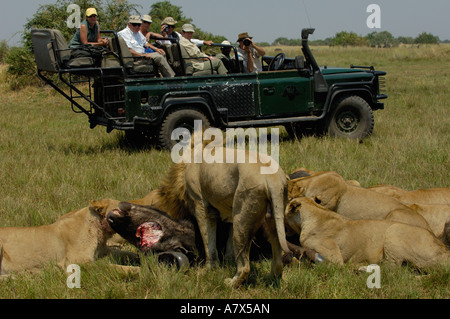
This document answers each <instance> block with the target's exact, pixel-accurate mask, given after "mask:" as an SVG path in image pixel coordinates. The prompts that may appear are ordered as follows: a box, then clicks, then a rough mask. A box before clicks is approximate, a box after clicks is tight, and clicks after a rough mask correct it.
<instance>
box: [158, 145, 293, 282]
mask: <svg viewBox="0 0 450 319" xmlns="http://www.w3.org/2000/svg"><path fill="white" fill-rule="evenodd" d="M216 151H221V150H218V149H216ZM222 151H224V152H225V151H226V148H224V149H223V150H222ZM245 154H246V160H245V161H244V163H237V161H236V160H235V161H234V163H215V162H213V163H205V162H202V163H184V162H181V163H175V164H173V166H172V167H171V169H170V171H169V174H168V176H167V178H166V179H165V180H164V181H163V182H162V184H161V186H160V187H159V188H158V189H156V190H155V191H154V193H153V192H152V193H151V195H150V194H149V196H150V197H149V198H150V199H149V200H150V201H151V205H152V206H153V207H155V208H157V209H159V210H161V211H164V212H166V213H167V214H168V215H169V216H171V217H173V218H175V219H185V218H189V217H190V216H193V217H195V220H196V221H197V224H198V227H199V231H200V235H201V238H202V240H203V245H204V248H205V257H206V265H207V267H212V266H214V265H215V264H216V263H217V261H218V253H217V248H216V226H217V218H220V219H221V220H222V221H224V222H228V223H232V224H233V227H232V242H233V250H234V257H235V261H236V265H237V271H236V274H235V275H234V277H233V278H228V279H227V280H226V282H227V284H229V285H230V286H232V287H239V286H240V285H242V283H243V282H244V281H245V280H246V279H247V278H248V275H249V272H250V261H249V252H250V246H251V243H252V238H253V236H254V235H255V233H256V231H257V230H258V229H259V228H260V227H261V226H263V225H264V228H265V230H266V233H267V236H268V240H269V242H270V244H271V246H272V269H271V274H272V275H274V276H275V277H277V278H280V277H281V275H282V251H284V252H285V253H290V250H289V248H288V247H287V243H286V235H285V229H284V209H285V205H286V202H287V176H286V175H285V173H284V172H283V170H282V169H281V167H279V166H278V167H277V168H278V169H277V170H276V172H272V173H271V174H262V173H261V168H263V167H267V166H269V164H264V163H269V162H271V160H269V159H268V158H269V156H267V155H263V154H258V153H252V152H250V151H246V152H245ZM252 156H258V157H259V158H260V159H261V160H259V161H256V162H255V161H251V160H250V159H251V158H252ZM235 159H236V158H235ZM272 160H273V159H272ZM272 163H273V162H272Z"/></svg>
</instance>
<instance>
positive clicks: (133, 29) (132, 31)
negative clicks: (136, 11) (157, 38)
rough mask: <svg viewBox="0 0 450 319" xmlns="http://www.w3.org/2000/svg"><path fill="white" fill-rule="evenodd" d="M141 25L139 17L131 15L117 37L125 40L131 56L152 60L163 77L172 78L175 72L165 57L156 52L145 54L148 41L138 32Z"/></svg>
mask: <svg viewBox="0 0 450 319" xmlns="http://www.w3.org/2000/svg"><path fill="white" fill-rule="evenodd" d="M141 24H142V20H141V17H140V16H137V15H132V16H130V18H129V19H128V25H127V27H126V28H125V29H123V30H121V31H119V32H118V33H117V35H118V36H120V37H122V38H123V39H124V40H125V42H126V44H127V46H128V48H129V49H130V52H131V55H132V56H136V57H145V58H146V59H152V60H153V61H154V62H155V64H156V65H157V66H158V69H159V71H160V72H161V74H162V76H163V77H174V76H175V72H173V70H172V68H171V67H170V65H169V64H168V63H167V60H166V58H165V57H163V56H162V55H161V54H159V53H157V52H153V53H146V52H145V47H146V46H148V41H147V39H146V38H145V36H144V35H143V34H142V33H140V32H139V30H140V27H141Z"/></svg>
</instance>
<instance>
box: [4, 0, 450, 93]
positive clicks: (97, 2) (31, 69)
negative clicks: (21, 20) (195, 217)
mask: <svg viewBox="0 0 450 319" xmlns="http://www.w3.org/2000/svg"><path fill="white" fill-rule="evenodd" d="M70 4H76V5H78V6H79V7H80V9H81V13H82V15H83V17H82V19H84V12H85V11H86V9H87V8H90V7H94V8H96V9H97V12H98V15H99V17H98V21H99V23H100V27H101V29H102V30H115V31H119V30H122V29H123V28H125V27H126V26H127V22H128V18H129V16H130V15H132V14H136V15H143V14H149V15H150V16H151V17H152V20H153V23H152V24H151V26H150V31H153V32H155V33H160V31H161V21H162V20H163V19H164V18H165V17H168V16H170V17H173V18H174V19H175V20H177V21H178V23H177V26H176V30H177V31H179V30H180V29H181V26H182V25H183V24H185V23H190V24H193V25H194V27H195V30H196V37H198V38H199V39H204V40H212V41H213V42H216V43H220V42H222V41H223V40H225V39H226V38H225V37H224V36H222V35H214V34H211V33H209V32H207V31H204V30H202V29H200V28H198V27H196V26H195V24H194V23H193V19H192V18H188V17H186V16H185V15H184V13H183V10H182V8H181V7H179V6H175V5H172V4H171V3H170V1H169V0H164V1H159V2H155V3H153V4H152V5H151V7H150V10H149V11H148V12H146V11H145V10H144V9H143V8H142V6H140V5H135V4H131V3H130V2H128V0H57V1H56V3H54V4H47V5H41V6H40V7H39V9H38V10H37V11H36V12H35V14H34V15H33V16H32V17H31V18H29V19H27V22H26V24H25V25H24V26H23V27H24V30H23V32H22V33H21V34H22V46H18V47H17V46H15V47H12V48H9V46H8V45H7V42H6V41H4V40H3V41H0V63H6V64H7V65H8V68H7V74H8V76H9V81H10V86H11V87H12V88H20V87H23V86H26V85H29V84H30V83H35V82H36V81H35V78H36V72H35V63H34V56H33V52H32V43H31V29H32V28H51V29H58V30H60V31H61V32H62V34H63V35H64V37H65V38H66V39H67V40H69V39H71V38H72V36H73V34H74V33H75V30H74V29H73V28H70V27H69V26H68V25H67V19H68V17H69V15H70V13H68V12H67V8H68V7H69V5H70ZM439 42H440V40H439V38H438V37H436V36H434V35H432V34H429V33H425V32H424V33H422V34H420V35H419V36H417V37H416V38H412V37H398V38H395V37H394V36H393V35H392V34H391V33H390V32H387V31H383V32H372V33H370V34H368V35H367V36H360V35H357V34H356V33H354V32H346V31H342V32H339V33H336V35H335V36H334V37H332V38H327V39H325V40H313V41H311V44H312V45H330V46H395V45H398V44H400V43H405V44H421V43H431V44H436V43H439ZM446 42H449V41H448V40H447V41H446ZM258 44H259V45H261V46H270V45H274V46H276V45H287V46H299V45H301V40H300V39H287V38H283V37H280V38H278V39H276V40H275V41H274V42H273V43H272V44H270V43H267V42H260V43H258Z"/></svg>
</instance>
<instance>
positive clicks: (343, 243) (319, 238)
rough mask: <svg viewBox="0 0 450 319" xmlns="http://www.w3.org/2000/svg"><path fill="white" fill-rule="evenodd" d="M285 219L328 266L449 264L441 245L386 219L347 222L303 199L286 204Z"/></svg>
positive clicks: (420, 230)
mask: <svg viewBox="0 0 450 319" xmlns="http://www.w3.org/2000/svg"><path fill="white" fill-rule="evenodd" d="M285 220H286V223H287V224H288V225H289V226H290V227H291V228H293V229H294V230H295V231H296V232H297V233H298V234H299V235H300V243H301V245H302V246H303V247H307V248H309V249H313V250H315V251H317V252H318V253H319V254H321V255H322V256H323V257H324V258H325V260H328V261H330V262H332V263H337V264H340V265H343V264H344V263H352V264H361V263H365V264H367V263H369V264H375V263H378V262H380V261H383V260H385V261H387V262H392V263H394V264H399V265H401V264H402V263H404V262H408V263H410V264H412V265H415V266H417V267H419V268H422V267H429V266H434V265H437V264H439V265H449V264H450V253H449V252H448V251H447V249H446V247H445V246H444V244H443V243H442V242H440V241H439V240H438V239H437V238H436V237H435V236H434V235H433V234H432V233H431V232H430V231H428V230H426V229H424V228H422V227H415V226H411V225H407V224H404V223H397V222H393V221H390V220H351V219H349V218H346V217H344V216H341V215H339V214H336V213H335V212H332V211H330V210H328V209H326V208H324V207H322V206H320V205H318V204H317V203H315V202H314V201H313V200H312V199H310V198H307V197H297V198H294V199H293V200H292V201H291V202H290V203H289V204H288V205H287V207H286V219H285Z"/></svg>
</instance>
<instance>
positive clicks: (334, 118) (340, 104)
mask: <svg viewBox="0 0 450 319" xmlns="http://www.w3.org/2000/svg"><path fill="white" fill-rule="evenodd" d="M333 105H334V108H333V111H332V113H331V117H330V120H329V122H328V133H329V134H330V136H336V137H347V138H350V139H360V140H362V139H363V138H365V137H367V136H369V135H370V134H372V131H373V126H374V118H373V113H372V109H371V108H370V105H369V104H368V103H367V102H366V101H365V100H364V99H362V98H361V97H359V96H347V97H343V98H341V99H338V100H337V101H336V103H333Z"/></svg>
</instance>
